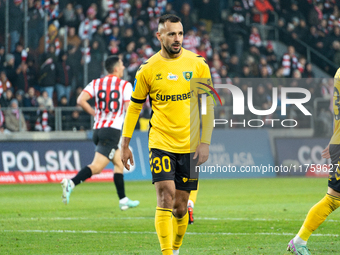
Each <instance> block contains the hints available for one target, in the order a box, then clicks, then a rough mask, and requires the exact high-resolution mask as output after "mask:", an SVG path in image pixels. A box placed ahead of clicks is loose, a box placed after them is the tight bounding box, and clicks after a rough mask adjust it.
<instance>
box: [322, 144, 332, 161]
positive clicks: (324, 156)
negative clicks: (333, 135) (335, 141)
mask: <svg viewBox="0 0 340 255" xmlns="http://www.w3.org/2000/svg"><path fill="white" fill-rule="evenodd" d="M321 156H322V157H323V158H327V159H328V158H330V157H331V154H329V144H328V145H327V147H326V148H325V149H324V150H323V151H322V154H321Z"/></svg>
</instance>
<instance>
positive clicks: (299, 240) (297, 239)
mask: <svg viewBox="0 0 340 255" xmlns="http://www.w3.org/2000/svg"><path fill="white" fill-rule="evenodd" d="M293 242H294V244H299V245H306V244H307V241H304V240H302V239H301V238H300V237H299V236H298V235H296V236H295V237H294V239H293Z"/></svg>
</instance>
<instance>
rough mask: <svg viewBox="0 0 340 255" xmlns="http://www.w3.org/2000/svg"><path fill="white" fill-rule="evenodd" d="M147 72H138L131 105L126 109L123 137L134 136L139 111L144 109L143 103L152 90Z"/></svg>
mask: <svg viewBox="0 0 340 255" xmlns="http://www.w3.org/2000/svg"><path fill="white" fill-rule="evenodd" d="M145 73H146V72H143V70H140V71H139V72H137V74H136V78H135V83H134V88H133V92H132V96H131V101H130V103H129V107H128V109H127V111H126V117H125V120H124V126H123V134H122V136H123V137H129V138H131V137H132V134H133V131H134V130H135V127H136V123H137V121H138V117H139V113H140V111H141V110H142V107H143V103H144V102H145V100H146V97H147V95H148V93H149V91H150V86H149V84H148V82H147V79H146V78H145Z"/></svg>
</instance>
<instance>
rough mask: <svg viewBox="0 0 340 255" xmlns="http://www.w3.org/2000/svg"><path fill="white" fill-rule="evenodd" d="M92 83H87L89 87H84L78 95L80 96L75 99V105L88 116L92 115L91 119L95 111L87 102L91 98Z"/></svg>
mask: <svg viewBox="0 0 340 255" xmlns="http://www.w3.org/2000/svg"><path fill="white" fill-rule="evenodd" d="M92 90H93V81H92V82H90V83H89V85H87V86H86V88H85V89H84V90H83V91H82V92H81V93H80V95H79V96H78V98H77V104H78V105H79V106H81V108H83V109H84V111H85V112H87V113H88V114H90V115H92V116H93V117H94V116H95V110H94V109H93V108H92V107H91V105H90V104H89V103H88V102H87V101H88V100H90V99H91V98H92V97H93V95H92V94H93V93H94V91H93V93H92Z"/></svg>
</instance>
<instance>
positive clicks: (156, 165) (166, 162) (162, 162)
mask: <svg viewBox="0 0 340 255" xmlns="http://www.w3.org/2000/svg"><path fill="white" fill-rule="evenodd" d="M150 168H151V172H152V171H154V173H155V174H159V173H160V172H162V170H163V171H164V172H167V173H168V172H170V171H171V164H170V157H169V156H163V157H162V158H160V157H154V158H152V157H151V153H150Z"/></svg>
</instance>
